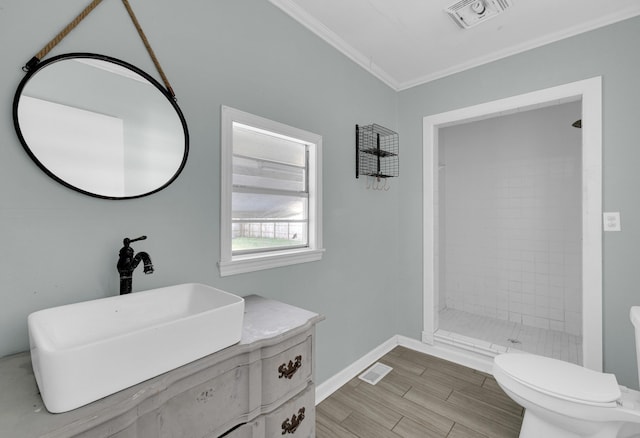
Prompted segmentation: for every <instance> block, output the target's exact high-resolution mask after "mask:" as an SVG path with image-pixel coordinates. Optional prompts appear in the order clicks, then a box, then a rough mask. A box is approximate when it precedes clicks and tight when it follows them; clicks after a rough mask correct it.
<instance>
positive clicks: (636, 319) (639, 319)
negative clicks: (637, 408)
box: [630, 306, 640, 380]
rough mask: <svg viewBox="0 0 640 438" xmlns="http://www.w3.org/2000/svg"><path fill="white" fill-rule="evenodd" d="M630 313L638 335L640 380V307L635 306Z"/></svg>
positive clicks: (637, 353) (637, 354) (637, 352)
mask: <svg viewBox="0 0 640 438" xmlns="http://www.w3.org/2000/svg"><path fill="white" fill-rule="evenodd" d="M630 313H631V314H630V318H631V323H632V324H633V328H634V329H635V334H636V359H637V360H638V380H640V306H633V307H632V308H631V312H630Z"/></svg>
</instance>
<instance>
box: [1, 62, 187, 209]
mask: <svg viewBox="0 0 640 438" xmlns="http://www.w3.org/2000/svg"><path fill="white" fill-rule="evenodd" d="M73 58H90V59H97V60H101V61H106V62H110V63H113V64H117V65H119V66H121V67H124V68H126V69H128V70H131V71H133V72H135V73H137V74H139V75H140V76H142V77H143V78H145V79H146V80H147V81H149V82H150V83H151V84H152V85H153V86H154V87H156V88H157V89H158V91H160V92H161V93H162V94H163V95H164V96H165V97H166V99H167V100H168V101H169V103H171V105H172V106H173V108H174V110H175V111H176V113H177V114H178V117H179V118H180V122H181V124H182V129H183V131H184V154H183V156H182V162H181V163H180V166H179V167H178V170H177V171H176V173H175V174H174V175H173V176H172V177H171V178H170V179H169V180H168V181H167V182H166V183H164V184H163V185H162V186H160V187H158V188H156V189H154V190H151V191H149V192H145V193H141V194H139V195H133V196H105V195H100V194H98V193H92V192H88V191H86V190H83V189H81V188H79V187H76V186H74V185H72V184H69V183H68V182H66V181H64V180H63V179H61V178H60V177H58V176H57V175H55V174H54V173H53V172H51V171H50V170H49V169H48V168H47V167H46V166H45V165H44V164H43V163H42V162H41V161H40V160H38V158H37V157H36V156H35V154H34V153H33V151H31V149H30V148H29V145H28V144H27V142H26V140H25V138H24V136H23V135H22V130H21V129H20V123H19V122H18V102H19V101H20V97H21V94H22V90H23V89H24V87H25V86H26V85H27V83H28V82H29V80H30V79H31V78H32V77H33V75H34V74H35V73H37V72H38V71H39V70H41V69H42V68H44V67H46V66H47V65H49V64H52V63H55V62H58V61H62V60H65V59H73ZM13 125H14V128H15V131H16V134H17V135H18V138H19V139H20V143H21V144H22V147H23V148H24V149H25V151H26V152H27V154H28V155H29V156H30V157H31V159H32V160H33V161H34V162H35V163H36V164H37V165H38V167H40V169H41V170H42V171H43V172H44V173H46V174H47V175H48V176H49V177H51V178H52V179H54V180H55V181H57V182H59V183H60V184H62V185H63V186H65V187H68V188H70V189H72V190H75V191H77V192H80V193H82V194H84V195H88V196H92V197H95V198H101V199H111V200H119V199H135V198H141V197H144V196H149V195H151V194H153V193H157V192H159V191H160V190H163V189H165V188H166V187H168V186H169V185H170V184H171V183H173V182H174V181H175V180H176V178H178V176H179V175H180V173H181V172H182V170H183V169H184V167H185V165H186V163H187V157H188V155H189V131H188V128H187V122H186V120H185V118H184V115H183V114H182V111H181V110H180V107H179V106H178V104H177V102H176V100H175V99H174V98H173V96H172V95H171V94H170V93H169V92H168V91H167V89H166V88H165V87H163V86H162V85H161V84H160V83H159V82H158V81H157V80H155V79H154V78H153V77H151V76H150V75H149V74H148V73H146V72H145V71H144V70H141V69H139V68H138V67H136V66H135V65H132V64H129V63H128V62H125V61H122V60H120V59H117V58H113V57H111V56H106V55H98V54H95V53H84V52H77V53H65V54H62V55H58V56H54V57H52V58H49V59H47V60H45V61H42V62H40V63H38V64H37V65H36V66H35V68H31V69H29V70H28V71H27V74H26V75H25V77H24V78H22V80H21V81H20V84H19V85H18V89H17V90H16V93H15V96H14V98H13Z"/></svg>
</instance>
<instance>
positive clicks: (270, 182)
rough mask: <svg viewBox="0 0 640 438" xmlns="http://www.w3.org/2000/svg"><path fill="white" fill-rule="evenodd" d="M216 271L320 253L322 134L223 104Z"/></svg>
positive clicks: (268, 265) (264, 265) (286, 262)
mask: <svg viewBox="0 0 640 438" xmlns="http://www.w3.org/2000/svg"><path fill="white" fill-rule="evenodd" d="M221 133H222V139H221V147H222V159H221V190H222V193H221V198H220V199H221V208H220V215H221V217H220V230H221V235H220V246H221V251H220V252H221V254H220V262H219V263H218V265H219V268H220V274H221V275H222V276H225V275H232V274H238V273H242V272H250V271H257V270H260V269H268V268H275V267H279V266H286V265H291V264H295V263H304V262H311V261H315V260H320V259H321V258H322V252H323V249H322V190H321V189H322V185H321V175H322V167H321V162H322V161H321V158H322V154H321V152H322V137H321V136H319V135H317V134H313V133H310V132H307V131H303V130H301V129H297V128H294V127H291V126H287V125H284V124H282V123H278V122H274V121H272V120H268V119H265V118H262V117H258V116H255V115H252V114H249V113H245V112H242V111H239V110H236V109H233V108H229V107H225V106H223V107H222V127H221Z"/></svg>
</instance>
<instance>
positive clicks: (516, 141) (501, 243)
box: [423, 78, 602, 371]
mask: <svg viewBox="0 0 640 438" xmlns="http://www.w3.org/2000/svg"><path fill="white" fill-rule="evenodd" d="M601 111H602V110H601V80H600V78H594V79H588V80H585V81H579V82H574V83H571V84H567V85H562V86H559V87H554V88H550V89H545V90H540V91H536V92H532V93H527V94H524V95H520V96H515V97H511V98H507V99H502V100H498V101H493V102H489V103H485V104H481V105H477V106H473V107H469V108H463V109H460V110H455V111H450V112H447V113H442V114H438V115H434V116H429V117H425V118H424V121H423V127H424V163H423V171H424V194H423V196H424V216H423V221H424V224H423V226H424V243H423V244H424V331H423V342H426V343H429V344H434V343H449V344H451V345H455V346H456V347H459V348H463V349H468V350H472V351H475V352H479V353H482V354H485V355H487V356H492V355H495V354H498V353H500V352H504V351H507V350H509V349H523V350H525V351H530V352H532V353H537V354H543V355H548V356H551V357H554V356H555V357H557V358H560V359H564V360H569V361H572V362H575V363H580V364H583V365H584V366H586V367H588V368H591V369H594V370H597V371H601V370H602V243H601V212H602V199H601V198H602V195H601V187H602V175H601V174H602V170H601V168H602V163H601V161H602V159H601V150H602V141H601V129H602V128H601V123H602V122H601ZM560 114H562V115H564V117H565V118H567V117H568V118H569V119H570V120H569V119H567V120H569V122H568V123H566V124H567V125H568V126H567V127H566V129H564V127H563V128H562V137H563V138H561V139H558V140H557V141H556V140H551V141H550V140H549V139H550V137H548V135H549V132H542V133H538V134H534V133H533V131H532V132H531V133H530V134H531V135H530V136H531V137H538V138H537V140H535V141H528V139H529V137H528V136H527V129H529V128H531V126H535V123H533V124H532V123H530V122H527V121H526V120H527V118H528V117H530V116H532V117H533V118H534V119H536V118H537V119H544V118H546V119H549V118H550V119H555V120H557V119H558V118H559V117H561V116H560ZM574 115H575V118H578V119H580V120H581V121H582V122H581V126H582V127H581V128H577V127H575V126H571V125H572V124H573V122H576V120H573V119H571V118H572V117H574ZM500 126H501V127H502V128H500ZM500 129H502V131H506V132H508V133H509V134H508V135H507V138H509V139H511V140H509V141H508V142H507V143H509V144H506V145H504V144H503V145H502V146H499V145H498V143H500V141H498V140H496V136H495V133H496V132H498V131H500ZM532 129H533V128H532ZM553 129H554V128H550V130H553ZM556 130H559V128H558V129H556ZM483 133H484V134H483ZM554 134H555V133H554ZM518 135H520V137H518ZM545 135H546V136H547V138H545ZM485 137H486V138H485ZM572 138H573V140H571V139H572ZM536 141H537V142H538V145H539V146H540V145H544V146H545V147H546V146H547V145H548V143H554V142H555V143H556V144H555V145H548V146H549V147H548V148H547V150H546V151H545V150H541V149H544V148H543V147H542V146H540V147H538V148H536V147H535V142H536ZM572 141H573V143H571V142H572ZM559 145H565V147H563V148H561V147H559ZM521 146H522V147H521ZM505 157H506V158H505ZM553 184H556V186H555V188H554V185H553ZM565 207H566V208H565ZM572 224H573V225H572ZM501 225H503V226H502V227H501ZM565 274H566V275H565ZM487 317H490V318H491V320H492V321H494V322H495V324H493V325H492V323H490V322H487V321H488V320H487V319H486V318H487ZM500 326H502V327H503V329H505V330H508V331H506V332H502V333H501V334H499V335H498V338H497V339H496V340H492V338H491V337H489V338H487V337H486V336H487V335H486V331H489V332H494V334H493V335H491V336H494V335H495V332H496V330H499V329H498V327H500ZM465 330H469V331H465ZM483 330H484V331H485V335H481V333H482V331H483ZM561 334H564V335H561ZM563 336H564V337H563ZM541 337H542V338H544V339H542V340H541V339H540V338H541ZM554 338H557V340H558V341H559V344H558V345H553V340H554ZM500 339H502V341H500ZM549 339H550V340H551V341H549ZM567 342H573V343H574V347H569V351H565V352H558V348H560V346H561V345H566V344H567ZM575 343H578V344H579V345H577V346H576V345H575ZM530 344H533V347H532V346H531V345H530Z"/></svg>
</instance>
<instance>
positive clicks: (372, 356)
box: [316, 336, 398, 404]
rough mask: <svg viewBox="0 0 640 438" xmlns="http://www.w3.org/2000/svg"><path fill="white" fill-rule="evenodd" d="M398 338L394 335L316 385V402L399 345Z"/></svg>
mask: <svg viewBox="0 0 640 438" xmlns="http://www.w3.org/2000/svg"><path fill="white" fill-rule="evenodd" d="M397 338H398V337H397V336H393V337H392V338H391V339H389V340H388V341H386V342H384V343H383V344H381V345H379V346H378V347H376V348H374V349H373V350H371V351H370V352H368V353H367V354H365V355H364V356H362V357H361V358H360V359H358V360H356V361H355V362H353V363H352V364H351V365H349V366H348V367H346V368H345V369H343V370H342V371H340V372H338V373H337V374H334V375H333V376H332V377H329V378H328V379H327V380H325V381H324V382H322V383H321V384H320V385H318V386H317V387H316V404H318V403H320V402H321V401H322V400H324V399H325V398H327V397H329V396H330V395H331V394H333V393H334V392H335V391H337V390H338V389H339V388H340V387H341V386H342V385H344V384H345V383H347V382H348V381H349V380H351V379H353V378H354V377H356V376H357V375H358V374H359V373H360V372H362V371H364V370H365V369H366V368H368V367H369V366H370V365H371V364H373V363H375V361H377V360H378V359H380V358H381V357H382V356H384V355H385V354H387V353H388V352H390V351H391V350H393V349H394V348H395V347H396V346H397V345H398V340H397Z"/></svg>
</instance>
